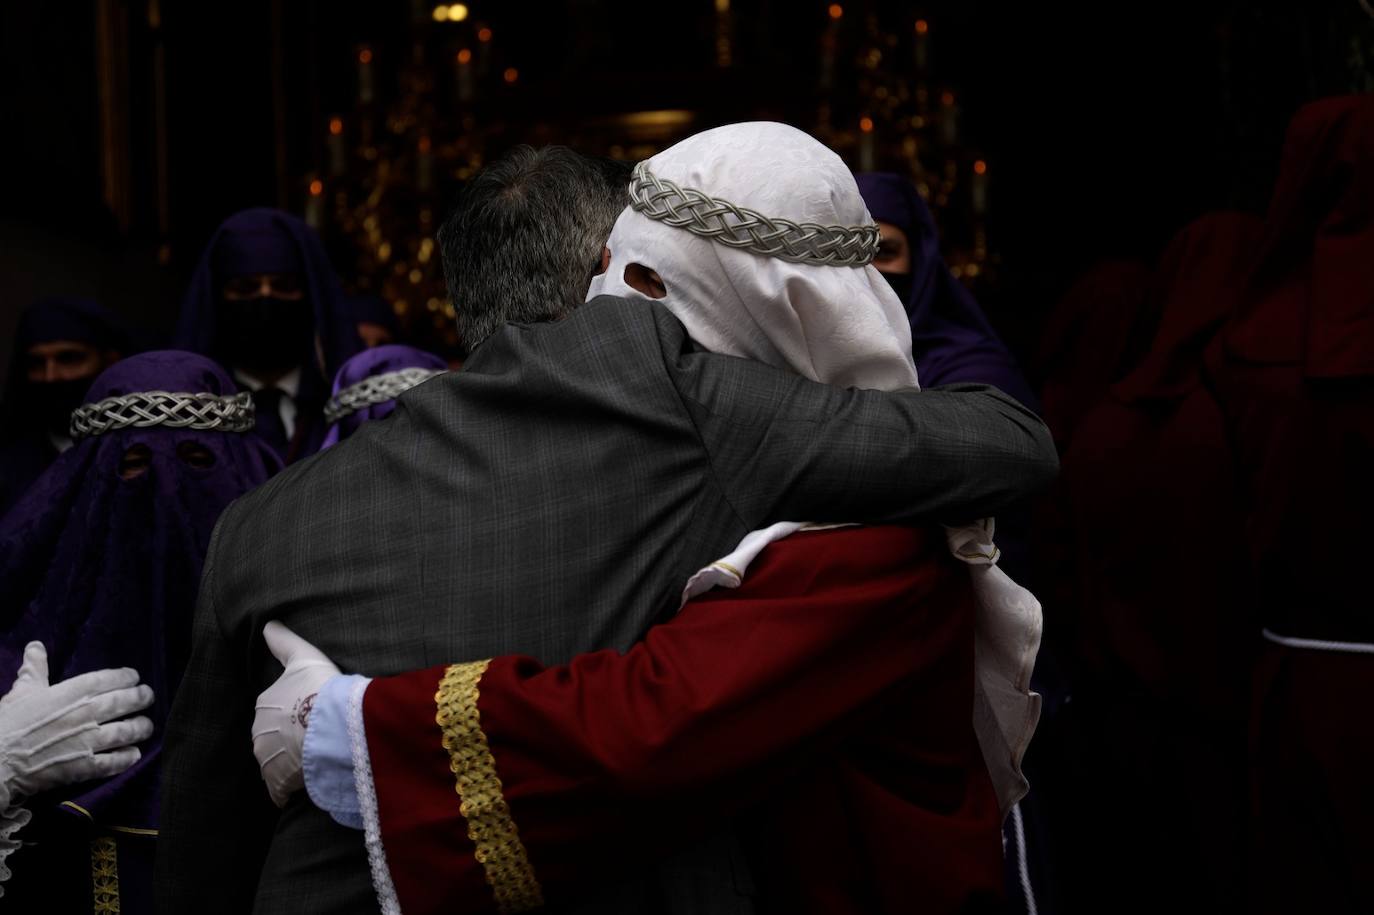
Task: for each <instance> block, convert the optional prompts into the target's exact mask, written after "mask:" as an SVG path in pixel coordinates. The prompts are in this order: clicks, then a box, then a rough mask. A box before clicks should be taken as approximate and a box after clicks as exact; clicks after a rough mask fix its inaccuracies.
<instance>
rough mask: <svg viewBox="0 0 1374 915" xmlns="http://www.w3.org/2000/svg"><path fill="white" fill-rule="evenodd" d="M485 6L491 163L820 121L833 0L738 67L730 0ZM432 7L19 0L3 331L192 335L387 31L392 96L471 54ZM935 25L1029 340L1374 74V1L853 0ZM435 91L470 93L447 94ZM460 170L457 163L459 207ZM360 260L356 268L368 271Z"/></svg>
mask: <svg viewBox="0 0 1374 915" xmlns="http://www.w3.org/2000/svg"><path fill="white" fill-rule="evenodd" d="M468 6H469V7H470V8H471V10H472V15H473V22H474V23H476V22H477V21H479V20H480V22H482V23H483V24H487V25H489V27H490V28H491V29H492V30H493V32H494V34H495V36H496V39H495V40H493V41H492V42H491V45H490V53H491V54H492V55H493V60H492V65H493V66H494V67H495V68H496V72H500V70H501V69H502V68H504V67H506V66H511V67H517V68H518V70H519V80H518V82H516V83H515V84H513V85H505V84H502V83H500V82H499V81H498V83H497V84H496V85H495V86H494V87H492V86H486V87H484V89H483V90H482V91H481V92H480V93H479V98H478V101H477V102H476V104H475V106H474V107H473V110H472V112H471V114H472V116H473V117H475V118H476V120H477V121H478V122H480V123H481V124H482V125H484V128H485V129H486V130H487V136H488V146H487V149H488V152H491V153H494V152H498V151H499V149H500V148H501V147H503V146H508V145H510V144H511V143H515V142H519V141H534V142H548V141H565V142H569V141H570V142H572V143H574V145H576V144H578V142H579V141H582V142H584V143H585V142H587V136H588V134H587V130H588V129H589V128H588V126H587V125H596V124H599V123H603V122H604V120H605V119H607V118H610V117H613V116H615V115H618V114H624V113H627V112H634V111H641V110H648V109H686V110H688V111H691V112H693V120H692V122H691V130H695V129H700V128H702V127H706V126H710V125H712V124H717V123H723V122H728V121H731V120H738V119H743V118H753V117H772V118H778V119H783V120H789V121H792V122H793V123H796V124H797V125H798V126H801V127H803V128H806V129H810V128H811V126H812V121H813V120H814V116H815V115H814V112H815V110H816V105H817V101H818V99H817V93H818V90H817V68H818V60H819V55H820V52H819V47H820V40H821V35H822V32H823V30H824V29H825V28H826V27H827V26H828V23H829V20H828V16H827V12H826V8H827V4H825V3H820V2H812V0H805V2H802V0H787V2H784V0H734V2H733V4H731V15H732V17H733V23H734V25H733V29H734V52H733V61H732V66H731V67H729V68H727V69H722V68H720V67H718V66H716V61H715V58H714V50H713V48H714V45H713V41H714V39H713V34H714V32H713V29H714V27H715V26H714V24H713V23H714V22H715V18H714V17H715V6H714V3H713V0H655V2H652V3H649V2H641V3H631V2H624V0H565V2H562V3H552V2H549V3H543V2H515V0H502V2H496V0H473V2H471V3H470V4H468ZM429 7H430V4H427V3H426V4H419V5H415V6H413V5H412V3H411V0H395V2H390V3H383V2H376V3H369V4H365V5H363V4H358V5H352V6H351V5H349V4H346V3H334V2H325V0H292V2H287V0H236V2H234V3H232V4H205V3H203V2H192V0H139V2H133V0H94V2H91V3H86V4H81V3H76V4H70V5H66V4H63V5H58V4H36V3H6V4H3V5H2V6H0V86H2V87H3V89H0V92H2V93H3V95H2V96H0V111H3V113H4V124H3V130H2V131H0V180H3V182H4V190H3V193H0V333H3V334H4V335H5V336H9V334H10V332H11V331H12V328H13V322H14V320H15V317H16V315H17V313H18V311H19V309H21V308H22V307H23V306H24V305H25V304H27V303H28V302H29V301H31V300H32V299H34V298H35V297H37V296H39V295H42V294H53V293H68V292H70V293H87V294H93V295H96V296H98V297H100V298H102V299H104V300H105V301H106V302H108V303H109V304H112V305H113V306H115V307H116V308H118V309H120V310H121V311H123V312H124V313H126V314H127V315H129V316H130V317H132V318H134V319H136V320H138V321H140V322H142V323H144V324H145V325H147V326H148V327H149V328H150V329H151V330H152V331H154V332H159V331H163V332H165V331H166V330H167V329H168V328H169V327H170V325H171V323H172V321H173V320H174V318H175V313H176V306H177V301H178V299H179V296H180V291H181V286H182V283H183V282H184V280H185V278H186V276H187V274H188V272H189V270H190V269H191V267H192V266H193V265H194V262H195V259H196V257H197V256H198V254H199V251H200V249H201V247H202V246H203V245H204V243H205V241H206V239H207V238H208V237H209V234H210V232H211V231H212V230H213V228H214V226H215V225H217V224H218V223H219V221H221V220H222V219H223V218H224V217H225V216H227V215H228V214H229V213H231V212H233V211H235V210H237V209H241V208H243V207H246V206H252V205H273V206H282V207H284V208H287V209H290V210H292V211H294V212H301V210H302V207H303V206H304V203H305V199H306V195H307V194H308V190H307V187H308V177H309V176H310V175H313V174H315V173H318V172H320V171H321V169H323V168H324V162H325V158H326V151H325V141H326V130H327V123H328V119H329V117H330V116H331V115H332V114H334V113H346V112H348V111H350V110H352V108H353V107H355V106H356V100H357V91H358V88H357V63H356V59H357V53H358V48H359V47H360V46H362V45H364V44H365V45H366V46H367V47H368V48H370V49H372V50H373V52H374V54H375V60H376V65H375V66H376V70H375V73H376V83H377V88H378V93H379V95H380V96H383V97H389V96H391V95H393V94H394V92H395V85H396V83H397V80H398V78H399V75H400V70H399V65H398V64H397V63H396V62H397V61H400V60H404V59H406V58H407V57H408V55H410V54H411V53H412V48H411V45H412V43H413V42H415V41H417V40H420V39H417V35H420V34H421V33H423V35H425V36H427V37H424V38H423V41H425V42H427V44H426V48H427V49H428V53H430V54H431V57H432V58H433V59H434V60H435V61H442V62H443V63H448V62H449V58H448V57H447V56H446V55H447V54H449V53H450V52H451V51H452V49H453V47H452V43H451V41H448V40H447V39H445V38H443V36H442V35H441V34H439V32H441V31H442V30H438V31H436V30H433V29H421V30H419V31H417V28H416V25H415V23H416V22H418V21H419V20H420V19H421V18H423V14H424V13H426V12H427V11H428V9H429ZM916 15H920V16H923V17H925V18H927V19H928V20H929V22H930V25H931V36H932V39H933V41H932V54H933V56H934V62H933V68H934V71H935V72H936V73H937V74H938V78H939V80H940V82H941V84H942V85H949V86H951V87H955V88H957V90H958V92H959V97H960V107H961V112H962V122H961V123H962V129H963V133H964V136H965V137H966V138H968V139H967V142H969V143H970V144H972V145H974V146H976V148H977V149H978V150H979V151H980V154H982V155H985V156H986V157H987V160H988V161H989V163H990V164H991V166H992V169H993V171H992V174H993V176H995V180H994V181H993V182H992V184H991V186H990V199H991V205H990V209H989V217H988V218H989V235H990V237H991V246H992V248H993V249H995V251H996V252H997V253H998V255H999V256H1000V259H1001V269H1000V270H999V273H998V278H997V282H996V285H995V288H992V289H989V290H986V291H980V295H982V296H983V298H984V300H985V304H987V305H988V307H989V309H990V311H991V312H992V314H993V317H994V320H995V322H996V323H997V324H998V326H999V328H1000V329H1001V330H1002V332H1003V333H1004V335H1006V336H1007V337H1008V339H1009V341H1010V342H1011V343H1012V345H1013V347H1014V348H1015V349H1017V350H1018V351H1019V352H1021V353H1022V354H1029V353H1030V352H1031V351H1032V350H1033V348H1034V340H1035V335H1036V332H1037V330H1038V326H1039V323H1040V321H1041V320H1042V319H1043V316H1044V314H1045V312H1046V310H1047V309H1048V308H1049V307H1050V306H1051V305H1052V304H1053V303H1054V301H1055V299H1056V298H1057V296H1059V295H1060V294H1061V293H1062V292H1063V291H1064V289H1065V288H1066V287H1067V285H1068V284H1069V283H1070V282H1072V280H1073V278H1074V277H1075V276H1076V275H1077V274H1078V273H1079V272H1081V271H1082V270H1083V269H1084V268H1085V267H1086V266H1088V265H1090V264H1091V263H1093V262H1094V261H1096V260H1098V259H1100V258H1102V257H1104V256H1110V255H1132V256H1140V257H1145V258H1150V257H1153V256H1154V254H1155V253H1156V252H1157V251H1158V249H1159V248H1160V247H1161V246H1162V245H1163V244H1164V243H1165V242H1166V241H1167V240H1168V238H1169V237H1170V235H1171V234H1172V233H1173V232H1175V231H1176V230H1177V229H1178V228H1180V227H1181V226H1182V225H1183V224H1184V223H1185V222H1187V221H1188V220H1190V219H1191V218H1193V217H1194V216H1196V215H1198V214H1200V213H1202V212H1204V211H1206V210H1209V209H1215V208H1218V207H1240V208H1245V209H1251V210H1256V211H1258V210H1262V208H1263V206H1264V204H1265V201H1266V199H1267V196H1268V192H1269V188H1270V186H1271V184H1272V179H1273V175H1274V173H1275V171H1276V165H1277V161H1278V154H1279V148H1280V144H1281V140H1282V136H1283V131H1284V127H1285V125H1286V123H1287V121H1288V119H1289V117H1290V116H1291V115H1292V113H1293V112H1294V110H1295V109H1296V108H1297V106H1298V105H1300V104H1301V103H1302V102H1304V101H1306V100H1309V99H1312V98H1316V97H1320V96H1323V95H1331V94H1339V93H1343V92H1349V91H1357V90H1367V89H1369V88H1371V73H1372V72H1374V68H1372V67H1371V66H1370V63H1369V58H1370V57H1371V56H1374V23H1372V22H1371V18H1370V15H1369V14H1368V13H1367V12H1366V11H1365V9H1364V8H1363V7H1362V5H1361V4H1360V2H1359V0H1340V2H1338V0H1317V2H1286V3H1285V2H1275V0H1255V2H1232V3H1205V2H1181V0H1174V2H1159V3H1153V4H1119V3H1102V2H1093V3H1085V2H1073V3H1055V4H1007V3H994V2H988V0H960V2H927V3H874V2H863V0H848V2H847V3H846V4H845V19H844V24H845V25H846V27H847V28H848V27H849V23H851V22H852V23H855V27H857V24H858V23H859V22H861V21H864V17H865V16H874V17H879V18H880V19H881V20H882V21H885V22H886V21H891V22H907V23H909V22H910V21H911V19H912V18H913V17H914V16H916ZM894 27H895V26H894ZM843 34H844V33H842V35H843ZM842 40H843V39H842ZM446 42H447V43H446ZM846 68H850V64H849V62H848V60H847V59H846V60H844V61H843V62H842V65H841V67H840V70H841V71H843V72H840V73H839V74H838V75H837V81H836V87H835V90H834V93H833V100H834V104H835V109H836V118H837V119H841V120H843V119H844V118H846V117H849V116H851V115H853V114H854V113H855V112H856V111H857V106H858V104H859V101H858V99H857V98H856V97H855V92H856V90H855V88H854V86H855V83H854V80H853V78H852V74H850V73H849V72H848V70H847V69H846ZM442 70H443V68H442V66H441V65H440V64H439V63H436V64H435V72H436V73H439V72H441V71H442ZM443 72H447V71H443ZM434 104H437V105H438V106H439V107H440V109H442V108H443V106H444V105H445V104H446V102H445V97H444V94H443V93H442V92H441V93H439V95H438V96H437V97H436V101H435V102H434ZM430 114H431V116H435V117H437V118H438V119H439V120H444V118H445V114H446V112H445V111H443V110H439V111H438V112H437V113H435V112H430ZM461 128H462V124H461V123H460V124H458V125H457V129H460V130H461ZM604 132H605V131H604V130H603V131H602V134H603V135H604ZM687 132H690V131H687ZM598 136H601V135H598ZM590 151H595V152H601V151H603V150H599V149H595V150H590ZM455 187H456V182H455V181H453V180H450V179H449V178H444V179H442V180H441V182H440V187H439V188H438V189H437V190H436V194H437V196H438V198H439V206H440V208H441V209H442V207H443V201H444V200H447V199H451V195H452V192H453V190H454V188H455ZM438 215H439V216H440V217H441V216H442V212H440V213H439V214H438ZM335 257H336V261H337V260H338V259H339V255H338V254H337V252H336V254H335ZM336 266H338V268H339V269H340V271H341V273H342V274H344V276H345V281H346V282H347V281H348V279H349V275H350V272H351V271H352V270H353V269H354V266H355V265H350V264H348V263H337V264H336ZM2 349H4V350H8V347H7V346H6V347H3V348H2ZM0 358H4V356H3V355H0ZM0 371H3V366H0Z"/></svg>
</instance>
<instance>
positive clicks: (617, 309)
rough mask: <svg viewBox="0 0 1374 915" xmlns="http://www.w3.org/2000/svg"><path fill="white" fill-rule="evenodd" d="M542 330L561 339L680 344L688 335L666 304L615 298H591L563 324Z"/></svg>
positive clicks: (551, 325)
mask: <svg viewBox="0 0 1374 915" xmlns="http://www.w3.org/2000/svg"><path fill="white" fill-rule="evenodd" d="M542 327H543V328H547V329H548V330H549V331H550V332H552V333H553V334H555V335H559V336H573V337H583V338H586V339H590V340H601V341H607V340H611V339H618V338H640V339H671V340H673V341H676V342H680V341H681V339H684V338H685V337H686V335H687V332H686V330H685V329H684V328H683V326H682V322H680V321H679V320H678V319H677V318H675V317H674V316H673V313H672V312H671V311H669V310H668V309H667V308H666V307H664V306H663V305H660V304H658V303H657V302H651V301H645V300H643V299H626V298H621V297H620V296H614V295H599V296H597V297H596V298H594V299H589V300H588V301H586V302H584V303H583V304H581V305H579V306H578V307H577V308H575V309H573V311H572V313H571V314H569V315H568V317H566V318H564V319H563V320H562V321H556V322H553V323H551V324H547V325H542Z"/></svg>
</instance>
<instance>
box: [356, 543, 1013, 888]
mask: <svg viewBox="0 0 1374 915" xmlns="http://www.w3.org/2000/svg"><path fill="white" fill-rule="evenodd" d="M972 646H973V607H972V591H971V587H970V583H969V573H968V569H967V568H966V567H964V566H962V565H961V564H960V563H958V562H956V561H954V560H952V559H951V558H950V557H949V556H948V554H947V551H946V547H945V543H944V538H943V536H941V535H940V534H939V533H938V532H934V533H932V532H927V531H921V530H914V529H906V528H892V527H884V528H846V529H841V530H835V531H827V532H814V533H802V534H797V535H794V536H793V537H791V538H788V539H786V540H783V541H780V542H778V543H775V544H773V545H771V546H769V547H768V548H767V549H766V550H765V551H764V553H763V554H762V555H761V556H760V558H759V559H758V560H757V561H756V563H755V564H754V565H753V566H751V567H750V570H749V575H748V577H747V578H746V579H745V582H744V584H743V585H742V586H741V587H740V588H739V589H737V590H732V591H725V590H718V591H713V592H710V593H708V594H706V595H703V596H701V597H699V598H697V599H695V600H694V601H692V602H691V603H690V604H689V605H688V606H687V607H685V608H684V609H683V611H682V612H681V613H680V614H679V615H678V616H677V617H676V618H675V619H674V620H672V621H671V622H669V623H666V624H664V625H661V626H657V627H655V628H654V629H652V630H650V632H649V633H648V634H647V635H646V637H645V639H644V641H643V642H642V643H640V644H639V645H637V646H635V647H634V648H633V649H632V650H631V651H629V652H628V653H626V654H624V655H619V654H617V653H615V652H613V651H601V652H596V653H593V654H587V655H583V656H581V657H579V658H576V659H575V660H574V661H573V662H572V663H570V664H567V665H564V666H559V667H544V666H543V665H540V664H538V663H537V662H535V661H533V660H531V659H529V658H524V657H502V658H495V659H492V660H490V661H482V662H476V663H474V664H457V665H450V666H448V667H436V668H432V669H429V670H425V671H417V672H414V673H410V674H404V675H401V676H396V677H387V678H381V679H378V680H374V681H373V682H372V684H371V685H370V687H369V688H368V689H367V692H366V694H365V697H364V700H363V710H364V717H365V723H366V734H367V746H368V750H369V752H370V754H371V764H372V769H373V773H374V778H375V782H374V783H375V786H376V790H377V802H378V808H377V809H378V813H379V817H380V826H381V835H382V843H383V846H384V848H385V853H386V859H387V862H388V864H389V868H390V873H391V877H392V880H393V882H394V885H395V888H396V891H397V895H398V897H399V900H400V903H401V908H402V910H403V911H405V912H406V913H407V915H422V913H427V912H446V913H447V912H454V911H489V910H492V909H500V910H506V911H518V910H521V909H523V908H528V907H530V906H533V905H537V904H538V903H539V902H540V901H541V900H542V901H545V902H553V901H558V900H566V899H570V898H575V897H576V895H577V894H578V893H579V891H582V890H584V889H586V888H588V887H596V886H601V885H604V884H608V883H614V882H616V881H617V878H618V876H619V875H628V874H633V873H634V872H635V869H636V868H638V867H642V866H643V865H644V864H645V863H646V862H649V861H652V860H656V859H658V858H660V857H662V856H665V855H666V854H668V853H670V852H672V851H673V850H675V849H676V848H678V847H680V846H683V845H685V844H688V843H691V842H692V841H693V840H694V839H696V838H700V837H703V836H707V835H711V834H714V833H716V832H718V831H720V830H721V829H722V827H724V826H726V825H729V824H732V823H736V822H737V823H739V824H740V825H741V828H742V830H743V831H744V833H745V834H746V835H747V839H748V841H749V844H750V846H751V847H752V849H753V850H754V854H753V864H754V869H755V875H754V878H755V880H756V881H757V882H758V883H759V884H760V891H761V892H760V896H761V904H762V905H763V906H764V908H765V910H767V911H778V912H788V913H805V912H827V913H841V915H843V913H847V912H854V913H859V912H866V913H872V912H877V913H899V912H900V913H907V912H914V911H920V912H928V913H944V912H950V913H953V912H976V911H985V910H986V911H995V910H996V909H997V907H998V906H999V904H1000V899H1001V896H1002V893H1003V886H1002V872H1001V860H1002V855H1001V844H1000V836H1001V832H1000V823H1001V817H1000V814H999V811H998V806H997V800H996V797H995V795H994V793H993V789H992V785H991V782H990V781H989V779H988V776H987V773H986V770H985V767H984V764H983V762H982V757H981V754H980V751H979V748H978V744H977V741H976V738H975V736H974V732H973V728H972V719H971V709H972V702H973V648H972ZM436 705H437V708H438V713H437V715H436ZM436 719H437V721H438V722H440V723H436ZM460 796H461V798H460Z"/></svg>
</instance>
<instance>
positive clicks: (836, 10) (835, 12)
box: [830, 3, 844, 19]
mask: <svg viewBox="0 0 1374 915" xmlns="http://www.w3.org/2000/svg"><path fill="white" fill-rule="evenodd" d="M843 15H844V7H842V6H840V5H839V4H838V3H832V4H830V18H831V19H839V18H840V17H841V16H843Z"/></svg>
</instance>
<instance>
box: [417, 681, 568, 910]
mask: <svg viewBox="0 0 1374 915" xmlns="http://www.w3.org/2000/svg"><path fill="white" fill-rule="evenodd" d="M490 663H491V662H490V660H487V661H471V662H469V663H467V664H451V665H449V667H448V669H447V670H446V671H444V677H443V679H442V680H440V681H439V691H438V692H437V693H435V694H434V702H435V705H436V706H437V707H438V712H437V713H436V714H435V716H434V720H435V721H436V722H438V724H439V729H440V730H441V731H442V732H443V735H444V749H445V750H448V755H449V768H450V769H451V770H452V771H453V775H454V777H455V779H456V784H455V786H454V787H455V789H456V790H457V792H458V800H459V807H458V811H459V813H461V814H462V815H463V817H464V818H465V819H466V820H467V821H468V838H469V839H471V840H472V844H473V845H475V846H476V847H477V853H476V858H477V862H478V863H479V864H481V865H482V872H483V873H484V874H485V875H486V878H487V883H489V884H490V885H491V889H492V892H493V893H494V894H495V896H496V906H497V908H498V909H499V910H500V911H502V912H524V911H526V910H528V909H537V908H539V907H540V906H542V905H543V904H544V892H543V890H542V889H541V888H540V886H539V880H538V878H536V877H535V875H534V867H533V866H532V865H531V864H530V858H529V854H528V852H526V850H525V845H524V843H523V842H521V841H520V833H519V830H517V829H516V827H515V820H513V819H511V815H510V807H509V805H507V804H506V798H505V794H504V793H503V789H502V785H501V778H500V776H498V775H497V774H496V759H495V758H494V757H493V756H492V755H491V748H490V747H489V746H488V745H487V735H486V734H484V733H483V732H482V722H481V718H480V715H479V713H478V710H477V698H478V695H479V693H478V690H477V684H478V683H479V682H480V681H481V679H482V675H483V674H484V673H486V672H487V665H488V664H490Z"/></svg>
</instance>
